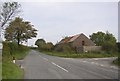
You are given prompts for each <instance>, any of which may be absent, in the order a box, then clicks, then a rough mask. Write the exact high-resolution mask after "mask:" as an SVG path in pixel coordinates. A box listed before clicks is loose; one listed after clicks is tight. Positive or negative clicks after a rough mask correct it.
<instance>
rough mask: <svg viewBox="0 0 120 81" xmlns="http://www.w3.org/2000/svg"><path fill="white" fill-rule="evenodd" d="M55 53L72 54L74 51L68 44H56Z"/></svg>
mask: <svg viewBox="0 0 120 81" xmlns="http://www.w3.org/2000/svg"><path fill="white" fill-rule="evenodd" d="M54 50H55V51H57V52H64V53H74V52H75V51H74V49H73V48H72V47H71V46H70V45H69V44H58V45H56V46H55V49H54Z"/></svg>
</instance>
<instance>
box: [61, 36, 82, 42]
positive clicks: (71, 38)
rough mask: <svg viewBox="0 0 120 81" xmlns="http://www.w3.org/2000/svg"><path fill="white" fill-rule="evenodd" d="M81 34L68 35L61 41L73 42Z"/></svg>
mask: <svg viewBox="0 0 120 81" xmlns="http://www.w3.org/2000/svg"><path fill="white" fill-rule="evenodd" d="M80 35H81V34H78V35H74V36H71V37H66V38H64V39H62V40H61V41H60V42H59V43H68V42H73V41H74V40H76V39H77V38H78V37H79V36H80Z"/></svg>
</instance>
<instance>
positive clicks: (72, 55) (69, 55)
mask: <svg viewBox="0 0 120 81" xmlns="http://www.w3.org/2000/svg"><path fill="white" fill-rule="evenodd" d="M43 53H45V54H48V55H52V56H58V57H65V58H104V57H117V56H118V54H116V53H115V54H97V53H79V54H75V53H58V52H43Z"/></svg>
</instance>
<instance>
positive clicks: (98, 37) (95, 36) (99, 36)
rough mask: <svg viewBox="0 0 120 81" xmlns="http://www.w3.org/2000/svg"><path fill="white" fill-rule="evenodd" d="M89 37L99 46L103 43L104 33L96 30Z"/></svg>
mask: <svg viewBox="0 0 120 81" xmlns="http://www.w3.org/2000/svg"><path fill="white" fill-rule="evenodd" d="M89 37H90V39H91V40H92V41H93V42H94V43H95V44H96V45H97V46H101V45H102V44H103V42H104V40H105V39H104V38H105V33H103V32H97V33H93V34H92V35H90V36H89Z"/></svg>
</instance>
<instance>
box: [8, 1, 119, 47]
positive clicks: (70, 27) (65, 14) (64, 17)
mask: <svg viewBox="0 0 120 81" xmlns="http://www.w3.org/2000/svg"><path fill="white" fill-rule="evenodd" d="M7 1H8V0H7ZM9 1H10V0H9ZM14 1H18V2H19V3H20V4H21V7H22V13H21V15H20V16H21V17H22V18H23V19H24V20H25V21H30V22H31V24H33V25H34V28H36V29H37V30H38V32H37V33H38V35H37V37H36V38H33V39H30V40H29V41H28V45H29V46H31V45H34V43H35V41H36V40H37V39H40V38H43V39H45V40H46V41H47V42H53V43H54V44H56V43H57V42H59V41H60V40H61V39H62V38H64V37H66V36H73V35H76V34H80V33H84V34H85V35H86V36H87V37H89V35H91V34H92V33H96V32H98V31H102V32H106V31H109V32H110V33H112V34H113V35H114V36H115V37H116V39H117V41H118V2H117V1H118V0H60V1H58V0H39V1H38V0H24V1H20V0H14ZM108 1H109V2H108ZM119 38H120V37H119ZM119 40H120V39H119Z"/></svg>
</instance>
